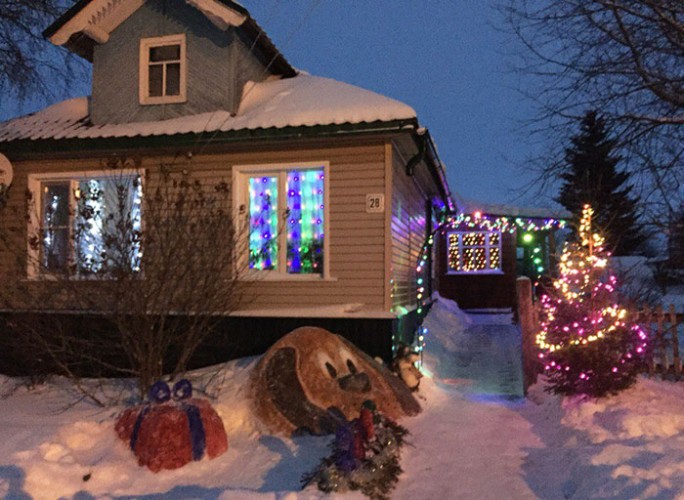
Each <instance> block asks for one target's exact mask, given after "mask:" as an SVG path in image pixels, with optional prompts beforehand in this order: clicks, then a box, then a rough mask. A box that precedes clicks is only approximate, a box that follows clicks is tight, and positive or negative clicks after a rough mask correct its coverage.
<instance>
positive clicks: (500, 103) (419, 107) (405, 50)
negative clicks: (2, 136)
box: [0, 0, 553, 205]
mask: <svg viewBox="0 0 684 500" xmlns="http://www.w3.org/2000/svg"><path fill="white" fill-rule="evenodd" d="M494 1H496V0H492V1H475V0H465V1H459V2H456V1H453V0H424V1H417V0H370V1H369V0H364V1H360V0H344V1H343V0H320V1H317V0H291V1H283V0H280V1H278V0H242V3H243V5H245V6H246V7H247V8H248V9H249V10H250V12H251V13H252V15H253V16H254V18H255V19H256V20H257V22H259V24H260V25H261V26H262V27H263V28H264V29H265V30H266V32H267V33H268V35H269V36H270V37H271V39H272V40H273V41H274V42H275V44H276V46H277V47H278V48H279V49H280V50H281V51H282V52H283V53H284V54H285V56H286V57H287V58H288V60H289V61H290V63H291V64H292V65H294V66H295V67H297V68H299V69H301V70H304V71H307V72H309V73H311V74H314V75H318V76H325V77H330V78H334V79H336V80H340V81H344V82H347V83H351V84H354V85H358V86H360V87H363V88H366V89H369V90H372V91H375V92H378V93H380V94H383V95H386V96H388V97H392V98H394V99H398V100H400V101H402V102H405V103H407V104H409V105H410V106H412V107H413V108H414V109H415V110H416V111H417V113H418V117H419V120H420V122H421V125H423V126H425V127H427V128H428V129H429V130H430V133H431V134H432V136H433V138H434V139H435V142H436V144H437V147H438V149H439V153H440V157H441V158H442V161H443V162H444V164H445V165H446V168H447V174H448V179H449V184H450V186H451V188H452V189H453V190H455V191H458V192H459V193H460V194H461V195H463V196H465V197H468V198H473V199H476V200H480V201H483V202H489V203H504V202H515V203H521V204H530V203H529V197H530V195H527V197H526V198H523V199H522V200H521V199H519V196H520V193H519V192H517V191H514V190H513V188H517V187H520V186H521V185H523V184H525V183H526V182H527V181H529V180H531V179H532V176H531V175H530V174H529V173H526V172H525V168H524V164H525V161H526V159H527V158H528V157H530V156H533V155H534V154H535V149H534V146H533V145H532V144H533V141H532V140H531V139H530V138H529V135H528V134H525V133H524V132H523V129H522V128H521V126H520V122H521V121H524V120H526V119H529V118H530V117H532V115H533V110H532V108H531V105H530V103H529V102H526V101H525V100H523V99H522V98H521V94H520V93H519V91H518V89H519V88H521V87H527V90H528V91H529V90H530V89H529V86H530V84H531V83H532V82H531V81H530V80H529V79H526V78H523V77H521V76H519V75H517V74H515V73H514V72H513V71H512V69H511V67H512V66H513V63H514V61H513V59H512V57H513V56H512V53H514V52H515V50H517V47H516V46H515V45H514V40H512V38H511V36H510V35H508V34H506V33H504V32H502V31H500V30H499V29H497V27H498V28H500V27H501V23H500V21H499V16H498V14H497V12H496V11H495V9H494V7H493V2H494ZM46 43H47V42H46ZM521 78H522V79H521ZM85 92H88V89H87V86H85V85H84V86H81V87H80V88H79V86H78V85H75V86H74V87H73V94H74V95H80V94H83V93H85ZM35 107H36V103H27V104H24V105H22V106H20V107H17V106H11V105H3V106H2V109H0V119H5V118H7V117H8V116H10V115H15V114H17V113H18V112H22V113H24V112H29V111H33V110H34V109H35ZM549 194H550V196H552V195H553V193H549ZM533 204H536V205H552V202H551V201H549V199H548V198H547V199H544V198H539V199H537V200H536V202H535V203H533Z"/></svg>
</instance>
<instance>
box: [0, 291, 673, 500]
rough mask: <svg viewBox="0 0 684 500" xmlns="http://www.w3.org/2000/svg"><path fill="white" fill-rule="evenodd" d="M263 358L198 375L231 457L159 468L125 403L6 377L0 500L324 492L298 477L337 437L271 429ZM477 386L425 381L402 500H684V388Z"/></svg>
mask: <svg viewBox="0 0 684 500" xmlns="http://www.w3.org/2000/svg"><path fill="white" fill-rule="evenodd" d="M444 309H447V312H448V310H449V309H450V305H449V304H446V306H445V308H443V309H442V310H441V313H440V314H441V317H440V318H439V321H437V320H435V321H432V330H431V334H432V337H431V339H428V341H429V342H431V344H430V343H428V347H427V354H426V362H427V360H428V359H429V356H428V355H432V356H433V358H432V359H433V360H435V356H436V355H437V354H439V355H446V354H445V352H449V351H450V349H444V348H443V347H444V345H443V342H445V341H446V342H448V341H449V340H450V337H449V335H448V332H451V333H453V334H456V333H458V332H460V334H463V330H462V328H467V327H468V326H469V325H470V324H471V323H470V322H469V318H468V317H467V316H463V315H462V314H459V313H458V312H457V311H455V310H453V308H452V309H451V310H452V317H451V320H450V319H449V314H447V313H445V311H444ZM438 310H439V309H435V311H438ZM435 314H436V313H435ZM433 319H435V318H434V317H433ZM440 324H441V325H442V326H443V327H444V330H443V331H440V330H439V326H438V325H440ZM451 340H452V341H453V340H454V339H453V338H451ZM463 345H464V344H462V343H461V344H459V343H458V342H455V343H454V344H453V345H452V346H451V347H452V348H453V347H454V346H456V347H458V346H461V347H462V346H463ZM451 352H453V349H451ZM440 353H441V354H440ZM438 361H439V360H438ZM254 362H255V360H254V359H243V360H238V361H235V362H231V363H228V364H226V365H224V366H221V367H217V368H216V369H213V370H205V371H203V372H199V373H195V374H193V379H194V382H195V384H196V385H199V386H202V387H203V388H204V389H205V390H206V391H207V392H208V393H209V394H212V395H216V400H215V407H216V409H217V410H218V412H219V414H220V415H221V417H222V418H223V421H224V423H225V427H226V431H227V433H228V439H229V449H228V451H227V452H226V454H225V455H223V456H221V457H219V458H217V459H215V460H213V461H208V460H203V461H201V462H196V463H191V464H189V465H188V466H186V467H184V468H183V469H180V470H177V471H171V472H168V471H163V472H160V473H158V474H154V473H152V472H149V471H148V470H147V469H142V468H139V467H138V466H137V465H136V462H135V460H134V459H133V457H132V455H131V453H130V452H129V450H128V449H127V447H126V446H125V445H124V444H123V443H121V442H119V441H118V439H116V438H115V436H114V430H113V426H114V417H115V415H116V414H117V413H118V412H119V411H120V410H121V409H122V408H123V405H120V406H116V407H109V408H107V409H102V408H98V407H96V406H94V405H92V404H90V403H88V402H87V401H80V402H78V403H76V401H77V399H78V393H77V392H75V391H74V390H73V388H72V386H71V385H70V384H69V383H68V382H67V381H64V380H55V381H50V382H48V383H45V384H42V385H39V386H37V387H35V388H33V389H27V388H26V386H25V385H22V384H20V383H19V381H16V380H12V379H7V378H0V498H5V499H26V498H37V499H43V498H45V499H54V498H76V499H92V498H108V499H109V498H136V499H169V498H195V499H288V500H294V499H296V498H300V499H310V498H327V497H326V496H325V495H323V494H321V493H319V492H317V491H315V490H312V489H308V490H306V491H304V492H301V491H300V490H299V478H300V477H301V475H302V474H303V473H304V472H305V471H308V470H310V469H311V468H313V467H314V466H315V465H316V464H317V463H318V461H319V459H320V458H321V457H322V456H324V455H326V454H327V448H326V446H327V442H328V440H327V439H326V438H313V437H308V438H297V439H294V440H291V439H283V438H280V437H274V436H269V435H267V434H265V433H264V432H263V430H262V429H261V428H260V426H259V425H258V423H257V422H256V421H255V419H254V417H253V416H252V414H251V411H250V408H249V404H248V401H247V400H246V397H245V391H244V388H245V385H246V381H247V377H248V376H249V373H250V370H251V369H252V368H253V366H254ZM442 362H443V363H444V364H448V360H442ZM428 364H429V363H428ZM428 368H429V366H428ZM434 373H438V372H437V371H436V370H435V371H434ZM478 383H479V381H478V380H476V379H475V380H472V381H471V382H470V383H466V382H465V381H464V382H463V383H461V384H459V383H454V381H453V380H443V379H440V378H438V377H437V376H436V375H435V376H433V377H432V378H428V377H426V378H424V379H423V382H422V383H421V390H420V393H419V397H420V400H421V404H422V405H423V408H424V411H423V412H422V413H421V414H420V415H419V416H417V417H414V418H408V419H405V420H404V421H402V424H403V425H405V426H406V427H407V428H408V429H409V431H410V432H411V435H410V436H409V444H408V445H407V446H406V447H405V448H404V451H403V454H402V467H403V468H404V471H405V472H404V474H403V475H402V476H401V479H400V481H399V484H398V486H397V489H396V490H395V491H394V494H393V498H397V499H411V500H414V499H417V498H419V499H461V498H463V499H471V498H477V499H488V498H491V499H495V498H496V499H501V498H506V499H519V498H520V499H527V498H545V499H546V498H549V499H556V498H682V499H684V412H682V401H684V383H674V382H663V381H659V380H655V379H640V380H639V382H638V384H637V385H636V386H635V387H634V388H632V389H630V390H628V391H626V392H624V393H622V394H620V395H618V396H614V397H611V398H609V399H605V400H599V401H595V400H593V401H592V400H581V399H570V398H560V397H558V396H552V395H550V394H547V393H546V392H544V390H543V387H542V385H541V384H538V385H536V386H534V387H533V388H532V390H531V391H530V394H529V397H528V399H511V398H510V397H509V398H499V397H497V396H493V395H491V394H488V393H484V392H480V391H478V390H476V389H474V388H477V387H478ZM105 389H106V390H107V391H108V393H109V394H110V396H115V395H116V396H117V397H119V398H120V399H125V395H126V394H127V393H128V392H127V391H128V389H127V388H126V387H123V385H122V383H121V382H119V383H113V382H108V383H107V384H106V385H105ZM333 497H334V498H338V497H339V498H345V499H346V498H361V497H360V496H359V495H358V494H347V495H339V496H338V495H335V496H333Z"/></svg>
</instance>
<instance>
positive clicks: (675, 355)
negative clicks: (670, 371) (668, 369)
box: [669, 304, 682, 380]
mask: <svg viewBox="0 0 684 500" xmlns="http://www.w3.org/2000/svg"><path fill="white" fill-rule="evenodd" d="M669 311H670V332H671V337H672V363H673V364H674V375H675V380H679V376H680V375H681V373H682V364H681V361H680V359H679V330H678V328H677V326H678V325H677V313H676V312H675V306H674V304H670V307H669Z"/></svg>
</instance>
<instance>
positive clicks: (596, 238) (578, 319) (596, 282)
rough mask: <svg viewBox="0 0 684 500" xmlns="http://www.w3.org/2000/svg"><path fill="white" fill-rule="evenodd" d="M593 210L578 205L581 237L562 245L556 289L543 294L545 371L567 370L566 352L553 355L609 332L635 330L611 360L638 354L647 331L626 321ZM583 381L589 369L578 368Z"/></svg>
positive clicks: (643, 347) (541, 342)
mask: <svg viewBox="0 0 684 500" xmlns="http://www.w3.org/2000/svg"><path fill="white" fill-rule="evenodd" d="M593 214H594V211H593V210H592V208H591V207H590V206H588V205H586V206H585V207H584V209H583V211H582V219H581V222H580V227H579V242H578V243H577V244H570V245H567V244H566V246H565V248H564V250H563V254H562V256H561V258H560V262H559V270H560V277H559V278H558V279H556V280H554V282H553V288H554V290H555V293H554V294H553V295H543V296H542V297H541V305H542V311H543V318H542V320H541V325H540V331H539V332H538V334H537V337H536V341H537V346H538V347H539V349H540V353H539V358H540V360H542V361H543V362H544V368H545V369H546V370H547V371H551V372H558V371H570V370H571V368H572V367H571V366H570V364H568V362H566V361H565V357H563V356H556V355H555V354H556V353H561V354H562V352H563V351H564V350H565V349H567V348H572V347H575V346H583V345H587V344H591V343H593V342H597V341H600V340H602V339H605V338H607V337H608V336H610V335H630V334H631V335H634V339H635V341H634V342H633V349H628V350H627V351H626V352H625V353H624V355H623V356H622V357H621V358H620V361H619V362H618V363H616V366H613V367H612V369H611V371H612V373H618V372H619V371H620V369H621V368H620V367H619V365H620V364H624V363H626V362H627V361H628V360H631V359H634V357H635V356H640V355H642V354H643V353H644V352H645V350H646V348H647V335H646V333H645V332H644V331H643V330H642V329H641V328H640V327H639V326H638V325H636V324H628V322H627V316H628V313H627V310H626V309H624V308H622V307H621V306H620V305H619V304H617V303H616V302H615V299H614V295H615V292H616V288H617V279H616V277H615V276H613V275H610V274H608V275H607V274H606V265H607V261H608V257H609V256H610V254H609V253H608V252H606V250H605V249H604V247H603V245H604V238H603V237H602V236H601V235H599V234H597V233H593V232H592V230H591V220H592V216H593ZM579 377H580V379H581V380H583V381H587V380H589V379H590V378H591V377H592V374H591V373H589V372H587V373H585V372H582V373H581V374H580V375H579Z"/></svg>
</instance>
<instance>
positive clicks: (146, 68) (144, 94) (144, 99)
mask: <svg viewBox="0 0 684 500" xmlns="http://www.w3.org/2000/svg"><path fill="white" fill-rule="evenodd" d="M166 45H180V82H179V86H180V89H179V91H180V92H179V95H170V96H167V95H162V96H157V97H152V96H150V87H149V83H150V79H149V76H150V75H149V73H150V49H151V48H154V47H163V46H166ZM186 54H187V51H186V42H185V34H179V35H169V36H160V37H154V38H143V39H141V40H140V58H139V60H140V69H139V75H140V80H139V81H140V85H139V91H140V104H143V105H154V104H174V103H182V102H186V101H187V71H188V70H187V67H188V64H187V57H186ZM162 91H163V92H164V93H166V68H164V78H163V80H162Z"/></svg>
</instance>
